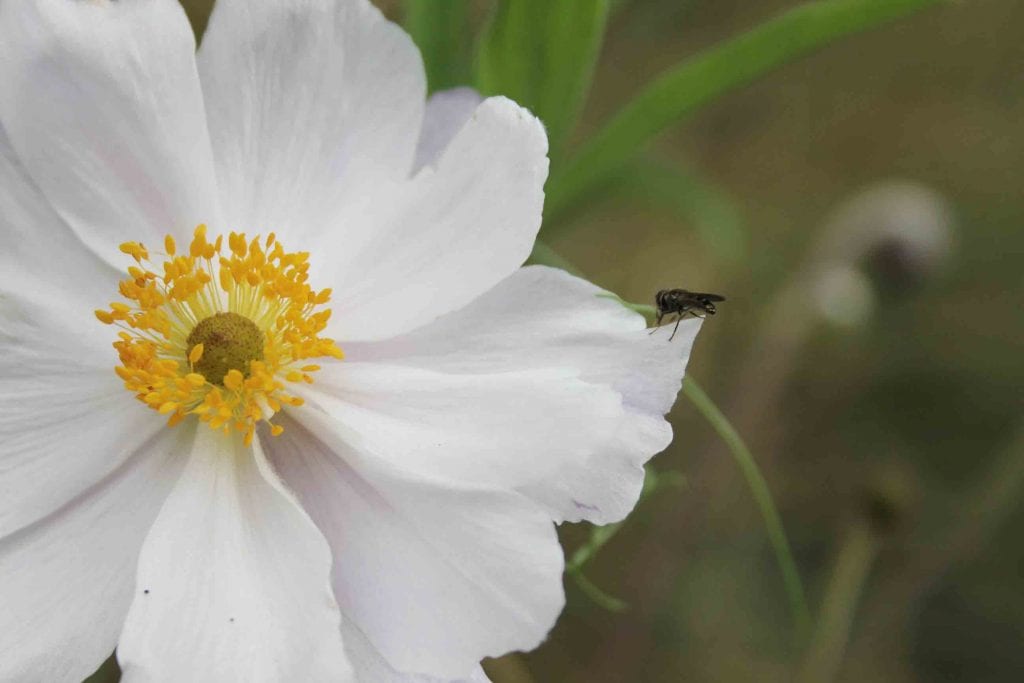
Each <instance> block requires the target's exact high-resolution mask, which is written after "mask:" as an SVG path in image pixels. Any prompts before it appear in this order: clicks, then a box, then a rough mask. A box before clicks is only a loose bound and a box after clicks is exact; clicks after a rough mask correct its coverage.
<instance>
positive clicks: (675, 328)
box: [668, 313, 684, 341]
mask: <svg viewBox="0 0 1024 683" xmlns="http://www.w3.org/2000/svg"><path fill="white" fill-rule="evenodd" d="M683 315H684V314H683V313H677V314H676V326H675V327H673V328H672V336H671V337H669V338H668V340H669V341H672V340H673V339H674V338H675V336H676V331H677V330H678V329H679V321H680V320H682V319H683Z"/></svg>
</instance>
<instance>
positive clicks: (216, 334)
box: [185, 313, 263, 386]
mask: <svg viewBox="0 0 1024 683" xmlns="http://www.w3.org/2000/svg"><path fill="white" fill-rule="evenodd" d="M185 341H186V342H187V343H188V352H189V353H191V352H192V351H193V350H195V348H196V347H197V346H199V345H200V344H202V346H203V351H202V357H201V358H200V359H199V362H197V363H196V372H199V373H201V374H202V375H203V377H205V378H206V380H207V381H208V382H210V383H211V384H220V385H222V386H223V384H224V375H226V374H228V370H238V371H239V372H241V373H242V375H243V376H246V377H247V376H248V375H249V363H251V362H252V361H254V360H263V333H262V332H261V331H260V328H258V327H256V323H254V322H253V321H251V320H249V319H248V318H246V317H243V316H240V315H238V314H237V313H214V314H213V315H211V316H210V317H209V318H204V319H203V320H200V321H199V324H198V325H196V326H195V327H194V328H193V329H192V331H191V332H190V333H189V335H188V339H186V340H185Z"/></svg>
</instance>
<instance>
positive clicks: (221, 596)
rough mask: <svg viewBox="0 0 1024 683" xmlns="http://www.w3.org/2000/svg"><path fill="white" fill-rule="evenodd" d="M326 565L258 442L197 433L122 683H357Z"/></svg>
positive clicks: (163, 526)
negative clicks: (249, 443) (248, 445)
mask: <svg viewBox="0 0 1024 683" xmlns="http://www.w3.org/2000/svg"><path fill="white" fill-rule="evenodd" d="M330 566H331V556H330V550H329V549H328V547H327V544H326V543H325V542H324V539H323V537H322V536H321V535H320V533H319V532H318V531H317V529H316V527H315V526H314V525H313V524H312V523H311V522H310V520H309V518H308V517H307V516H306V515H305V514H304V513H303V512H302V510H301V509H300V508H299V507H298V505H297V504H296V503H295V501H294V500H293V499H292V498H291V497H290V496H289V495H288V494H287V493H285V491H284V490H283V489H282V488H281V485H280V483H279V482H278V480H277V477H276V475H275V474H274V473H273V471H272V470H271V469H270V468H269V466H268V465H267V463H266V461H265V460H264V458H263V454H262V452H261V450H260V448H259V444H258V442H256V443H255V444H254V448H252V449H250V448H246V447H245V446H243V445H242V443H241V440H240V439H239V438H238V435H236V434H233V435H231V436H224V435H222V434H220V433H218V432H214V431H213V430H211V429H208V428H206V427H205V426H202V427H200V428H199V430H198V434H197V438H196V441H195V444H194V448H193V451H192V454H191V457H190V459H189V461H188V464H187V466H186V467H185V471H184V472H183V473H182V476H181V479H180V480H179V481H178V484H177V486H175V488H174V490H173V491H172V492H171V494H170V496H169V497H168V499H167V502H166V504H165V505H164V507H163V509H162V510H161V511H160V515H159V517H158V518H157V520H156V522H155V523H154V524H153V528H152V529H151V531H150V533H149V536H147V537H146V541H145V544H144V545H143V548H142V553H141V555H140V557H139V567H138V575H137V577H136V591H135V600H134V602H133V603H132V606H131V610H130V611H129V613H128V618H127V621H126V622H125V627H124V633H123V634H122V636H121V640H120V643H119V644H118V650H117V656H118V661H119V662H120V664H121V668H122V670H123V672H124V680H125V681H218V682H219V683H223V682H226V681H246V682H247V683H248V682H258V681H268V682H271V681H349V680H352V674H351V670H350V668H349V665H348V661H347V658H346V657H345V652H344V647H343V645H342V640H341V631H340V628H341V624H340V615H339V613H338V607H337V605H336V603H335V601H334V598H333V596H332V595H331V589H330V584H329V572H330Z"/></svg>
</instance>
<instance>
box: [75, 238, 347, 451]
mask: <svg viewBox="0 0 1024 683" xmlns="http://www.w3.org/2000/svg"><path fill="white" fill-rule="evenodd" d="M225 241H226V242H227V249H228V251H227V253H226V254H225V253H222V243H223V242H225ZM120 249H121V251H122V252H123V253H125V254H128V255H129V256H131V257H132V258H133V259H135V261H136V262H137V264H138V265H133V266H130V267H129V268H128V275H129V277H128V279H125V280H122V281H121V282H120V283H119V285H118V291H119V292H120V294H121V296H122V297H124V299H125V301H118V302H114V303H111V304H110V307H109V308H108V309H105V310H97V311H96V312H95V315H96V318H97V319H98V320H99V321H100V322H102V323H104V324H106V325H117V326H118V327H119V328H121V331H119V332H118V340H117V341H115V342H114V348H115V349H117V352H118V356H119V357H120V361H121V364H120V365H118V366H117V367H115V368H114V370H115V372H116V373H117V375H118V377H120V378H121V379H122V380H123V381H124V384H125V387H126V388H127V389H128V390H129V391H131V392H133V393H134V394H135V396H136V398H138V400H139V401H141V402H142V403H144V404H146V405H147V406H149V407H150V408H151V409H153V410H155V411H157V412H158V413H160V414H163V415H168V420H167V424H168V425H169V426H171V427H173V426H174V425H176V424H179V423H180V422H182V421H183V420H184V419H185V418H186V417H187V416H189V415H195V416H196V417H197V419H199V420H200V421H201V422H205V423H206V424H207V425H209V426H210V427H211V428H213V429H218V430H223V431H225V432H227V433H230V432H232V431H234V432H237V433H239V434H240V435H241V436H242V438H243V440H244V441H245V443H247V444H249V443H252V440H253V439H254V438H255V430H256V424H257V423H258V422H260V421H261V420H264V421H267V423H268V425H269V427H270V433H271V434H272V435H274V436H278V435H280V434H281V433H282V432H283V431H284V428H283V427H281V426H280V425H277V424H271V423H270V422H269V420H270V419H271V417H273V415H274V414H275V413H277V412H278V411H279V410H281V408H282V407H283V406H292V407H299V406H301V405H302V403H303V402H302V399H301V398H299V397H297V396H292V395H291V394H288V393H286V392H285V391H284V388H285V386H286V383H289V382H305V383H311V382H312V381H313V378H312V376H311V375H310V374H309V373H315V372H317V371H318V370H320V365H317V364H315V363H312V364H311V363H309V362H308V361H309V360H310V359H316V358H321V357H329V358H338V359H340V358H342V357H343V354H342V352H341V349H339V348H338V347H337V345H335V343H334V342H333V341H332V340H330V339H327V338H324V337H321V336H320V334H321V333H322V332H323V331H324V330H325V329H326V327H327V322H328V320H329V319H330V315H331V312H330V310H329V309H322V308H321V307H322V306H323V305H324V304H326V303H328V301H329V300H330V295H331V290H329V289H324V290H321V291H319V292H317V291H315V290H313V289H312V288H311V287H310V286H309V285H308V284H307V283H306V281H307V279H308V277H309V276H308V271H309V260H308V259H309V254H308V253H306V252H292V253H289V252H286V251H285V250H284V248H283V247H282V246H281V243H280V242H278V241H277V238H276V236H275V235H274V234H273V233H270V234H269V235H268V236H267V237H266V239H262V240H261V239H260V238H259V237H256V238H253V239H249V238H247V237H246V235H245V234H243V233H230V234H229V235H228V236H227V239H226V240H224V238H223V236H217V237H216V239H214V241H213V242H212V243H211V242H210V241H209V240H208V239H207V234H206V226H205V225H200V226H198V227H197V228H196V230H195V232H194V234H193V239H192V242H191V244H190V245H189V247H188V250H187V252H186V253H184V254H179V253H178V251H177V245H176V244H175V241H174V239H173V238H172V237H170V236H168V237H166V238H165V239H164V250H165V252H166V260H165V261H164V262H163V263H160V264H153V263H151V262H150V260H149V252H148V250H147V249H146V247H145V246H144V245H143V244H142V243H140V242H125V243H124V244H122V245H120ZM157 266H159V268H158V267H157ZM232 316H233V317H232ZM240 318H242V319H244V320H240ZM203 323H205V324H203ZM197 328H198V330H199V331H197ZM190 335H191V336H193V343H192V344H190V343H189V337H190ZM199 339H203V340H204V341H205V342H206V343H203V342H200V341H199ZM211 344H213V346H212V347H211ZM210 353H213V354H214V356H213V357H211V359H208V361H209V362H204V360H203V359H204V355H209V354H210ZM207 373H211V374H207Z"/></svg>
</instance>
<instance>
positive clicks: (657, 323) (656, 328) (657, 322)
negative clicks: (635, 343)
mask: <svg viewBox="0 0 1024 683" xmlns="http://www.w3.org/2000/svg"><path fill="white" fill-rule="evenodd" d="M664 317H665V314H664V313H658V319H657V320H656V321H655V322H654V327H652V328H651V331H650V332H648V333H647V334H649V335H650V334H654V333H655V332H657V331H658V327H660V326H661V319H662V318H664Z"/></svg>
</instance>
